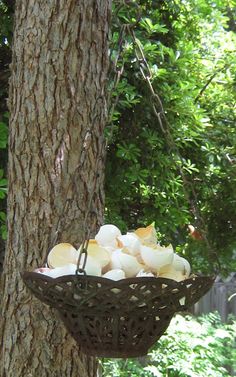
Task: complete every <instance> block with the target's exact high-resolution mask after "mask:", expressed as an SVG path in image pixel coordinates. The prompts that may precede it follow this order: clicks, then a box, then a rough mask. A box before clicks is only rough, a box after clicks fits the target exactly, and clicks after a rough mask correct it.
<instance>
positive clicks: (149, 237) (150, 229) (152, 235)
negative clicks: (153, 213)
mask: <svg viewBox="0 0 236 377" xmlns="http://www.w3.org/2000/svg"><path fill="white" fill-rule="evenodd" d="M135 234H136V235H137V236H138V237H139V239H140V240H141V242H142V244H145V245H155V244H156V243H157V233H156V229H155V228H154V226H153V225H148V226H147V227H146V228H138V229H136V230H135Z"/></svg>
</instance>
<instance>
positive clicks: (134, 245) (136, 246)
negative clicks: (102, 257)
mask: <svg viewBox="0 0 236 377" xmlns="http://www.w3.org/2000/svg"><path fill="white" fill-rule="evenodd" d="M117 239H118V241H119V247H121V248H123V247H125V248H126V249H128V250H127V252H128V254H130V255H134V256H135V255H138V254H139V253H140V248H141V242H140V241H139V239H138V237H136V236H135V235H133V234H132V233H129V234H124V235H121V236H119V237H117Z"/></svg>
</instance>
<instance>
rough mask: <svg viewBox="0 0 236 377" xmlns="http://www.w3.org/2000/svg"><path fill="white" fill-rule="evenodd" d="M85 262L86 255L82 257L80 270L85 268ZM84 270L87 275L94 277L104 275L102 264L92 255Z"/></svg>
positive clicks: (88, 257)
mask: <svg viewBox="0 0 236 377" xmlns="http://www.w3.org/2000/svg"><path fill="white" fill-rule="evenodd" d="M83 261H84V255H82V257H81V262H80V266H79V267H80V268H82V266H83ZM84 269H85V272H86V274H87V275H92V276H101V275H102V268H101V263H99V262H98V260H97V259H95V258H93V257H92V256H90V255H88V256H87V261H86V264H85V268H84Z"/></svg>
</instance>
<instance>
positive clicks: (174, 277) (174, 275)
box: [159, 267, 186, 281]
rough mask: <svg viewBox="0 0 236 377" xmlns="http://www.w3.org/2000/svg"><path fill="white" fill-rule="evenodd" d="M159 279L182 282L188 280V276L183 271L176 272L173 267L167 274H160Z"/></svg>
mask: <svg viewBox="0 0 236 377" xmlns="http://www.w3.org/2000/svg"><path fill="white" fill-rule="evenodd" d="M159 277H160V278H167V279H172V280H175V281H182V280H185V279H186V275H184V274H183V273H182V272H181V271H176V270H175V269H174V268H173V267H170V268H169V270H167V271H166V272H165V273H162V274H160V275H159Z"/></svg>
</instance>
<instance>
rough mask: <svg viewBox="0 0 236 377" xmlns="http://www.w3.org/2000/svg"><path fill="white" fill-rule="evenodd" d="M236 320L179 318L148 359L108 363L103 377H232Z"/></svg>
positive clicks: (210, 317)
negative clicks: (225, 321) (226, 321)
mask: <svg viewBox="0 0 236 377" xmlns="http://www.w3.org/2000/svg"><path fill="white" fill-rule="evenodd" d="M235 333H236V319H235V318H234V319H233V318H232V320H231V322H230V323H229V324H223V323H222V322H221V321H220V318H219V316H218V314H213V313H211V314H209V315H207V316H202V317H199V318H198V319H196V318H193V317H191V316H189V315H188V316H185V317H184V316H181V315H176V316H175V317H174V318H173V320H172V321H171V324H170V326H169V328H168V330H167V332H166V334H165V335H163V336H162V337H161V338H160V340H159V341H158V342H157V344H156V345H155V346H154V347H153V349H152V350H151V351H150V352H149V354H148V355H147V356H146V357H141V358H137V359H125V360H122V359H105V360H104V361H103V362H102V370H103V374H102V376H103V377H127V376H129V377H167V376H168V377H206V376H208V377H229V376H230V375H231V374H230V372H229V370H228V369H229V368H230V369H231V370H233V369H235V370H236V344H235Z"/></svg>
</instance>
